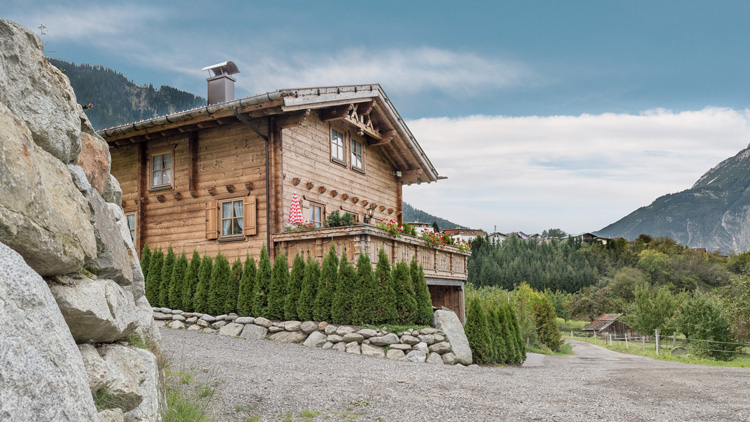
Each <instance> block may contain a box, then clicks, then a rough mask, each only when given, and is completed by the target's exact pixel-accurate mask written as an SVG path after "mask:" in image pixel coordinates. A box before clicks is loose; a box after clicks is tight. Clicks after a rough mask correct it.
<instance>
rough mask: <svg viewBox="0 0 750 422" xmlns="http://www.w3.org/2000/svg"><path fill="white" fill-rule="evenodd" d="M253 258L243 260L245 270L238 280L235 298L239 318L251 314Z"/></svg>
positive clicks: (253, 274)
mask: <svg viewBox="0 0 750 422" xmlns="http://www.w3.org/2000/svg"><path fill="white" fill-rule="evenodd" d="M257 271H258V270H257V268H256V266H255V258H250V254H248V255H247V257H246V258H245V268H244V270H243V271H242V279H241V280H240V293H239V295H238V297H237V313H238V314H239V315H240V316H250V315H252V314H253V285H254V284H255V273H256V272H257Z"/></svg>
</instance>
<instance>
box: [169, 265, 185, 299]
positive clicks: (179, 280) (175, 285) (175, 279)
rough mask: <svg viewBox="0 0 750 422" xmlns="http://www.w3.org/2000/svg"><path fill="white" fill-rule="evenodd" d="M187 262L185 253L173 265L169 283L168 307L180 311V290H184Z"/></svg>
mask: <svg viewBox="0 0 750 422" xmlns="http://www.w3.org/2000/svg"><path fill="white" fill-rule="evenodd" d="M187 267H188V260H187V257H186V256H185V252H183V253H182V254H180V257H179V258H178V259H177V261H176V262H175V263H174V267H173V268H172V275H171V281H170V282H169V307H170V308H172V309H180V308H181V307H182V290H183V288H184V286H183V283H184V282H185V273H186V272H187Z"/></svg>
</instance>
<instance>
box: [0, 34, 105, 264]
mask: <svg viewBox="0 0 750 422" xmlns="http://www.w3.org/2000/svg"><path fill="white" fill-rule="evenodd" d="M3 22H5V21H2V20H0V45H3V43H4V42H3V40H2V28H3ZM2 54H4V52H0V55H2ZM1 69H2V64H0V86H1V85H2V80H3V78H2V74H1V73H2V70H1ZM0 91H2V88H0ZM2 95H3V94H2V93H1V92H0V97H1V96H2ZM0 145H2V148H0V239H2V240H3V243H5V244H6V245H8V246H10V247H11V248H13V249H14V250H15V251H16V252H18V253H20V254H21V256H23V257H24V259H25V260H26V263H27V264H28V265H29V266H30V267H31V268H33V269H34V271H36V272H37V273H39V274H41V275H55V274H66V273H72V272H77V271H79V270H80V269H81V267H82V266H83V264H84V262H86V261H87V260H90V259H92V258H93V257H95V256H96V241H95V238H94V230H93V227H92V226H91V224H90V223H89V207H88V204H87V203H86V199H85V198H84V197H83V195H81V193H80V191H79V190H78V188H77V187H76V185H75V184H74V183H73V180H72V178H71V176H70V173H69V171H68V168H67V167H66V166H65V164H63V163H62V162H60V160H58V159H56V158H55V157H53V156H52V155H50V154H49V153H47V152H45V151H43V150H42V149H40V148H39V147H38V146H37V145H35V144H34V142H33V141H32V139H31V133H30V132H29V130H28V129H27V128H26V126H25V125H24V124H23V122H21V121H20V120H19V119H18V118H16V117H15V116H14V115H13V114H12V113H11V111H10V110H9V109H8V108H7V107H5V106H4V105H3V104H0Z"/></svg>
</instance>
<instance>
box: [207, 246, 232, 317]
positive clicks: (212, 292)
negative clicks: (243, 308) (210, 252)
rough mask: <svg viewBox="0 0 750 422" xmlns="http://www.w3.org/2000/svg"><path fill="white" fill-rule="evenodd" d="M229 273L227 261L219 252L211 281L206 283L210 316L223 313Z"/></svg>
mask: <svg viewBox="0 0 750 422" xmlns="http://www.w3.org/2000/svg"><path fill="white" fill-rule="evenodd" d="M230 272H231V269H230V268H229V261H227V259H226V258H225V257H224V255H222V254H221V252H219V253H218V254H217V255H216V258H215V259H214V267H213V269H212V270H211V280H210V281H209V283H208V313H209V314H211V315H220V314H222V313H223V312H224V302H226V288H227V284H228V283H229V273H230Z"/></svg>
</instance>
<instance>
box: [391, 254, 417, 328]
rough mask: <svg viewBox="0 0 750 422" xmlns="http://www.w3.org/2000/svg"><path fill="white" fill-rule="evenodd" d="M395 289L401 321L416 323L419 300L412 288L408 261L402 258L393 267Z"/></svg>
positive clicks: (403, 322) (406, 323) (409, 323)
mask: <svg viewBox="0 0 750 422" xmlns="http://www.w3.org/2000/svg"><path fill="white" fill-rule="evenodd" d="M393 291H394V293H395V296H396V312H397V313H398V318H399V323H401V324H405V325H411V324H414V320H415V317H416V313H417V301H416V300H414V293H413V292H412V289H411V274H410V272H409V266H408V265H407V264H406V261H404V260H401V262H399V263H398V264H396V266H395V267H394V269H393Z"/></svg>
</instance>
